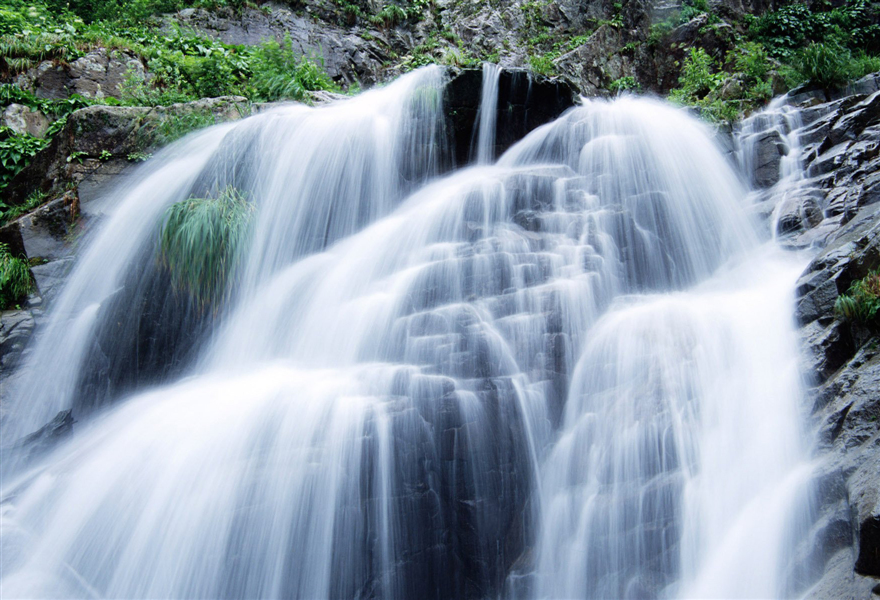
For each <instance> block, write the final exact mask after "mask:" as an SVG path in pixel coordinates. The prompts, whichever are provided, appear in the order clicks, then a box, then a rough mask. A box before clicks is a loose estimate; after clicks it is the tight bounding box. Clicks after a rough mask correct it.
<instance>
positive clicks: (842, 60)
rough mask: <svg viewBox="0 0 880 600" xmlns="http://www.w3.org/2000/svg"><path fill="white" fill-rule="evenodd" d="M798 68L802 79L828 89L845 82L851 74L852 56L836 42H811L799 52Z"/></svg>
mask: <svg viewBox="0 0 880 600" xmlns="http://www.w3.org/2000/svg"><path fill="white" fill-rule="evenodd" d="M798 68H799V70H800V72H801V75H802V76H803V78H804V80H805V81H807V82H808V83H810V84H813V85H816V86H819V87H821V88H822V89H825V90H830V89H833V88H836V87H839V86H842V85H844V84H846V82H847V81H849V79H850V76H851V74H852V72H853V71H852V56H851V55H850V53H849V51H848V50H847V49H845V48H842V47H840V46H838V45H837V44H831V43H829V44H821V43H815V42H814V43H812V44H810V45H809V46H807V47H806V48H805V49H804V50H803V52H801V54H800V57H799V60H798Z"/></svg>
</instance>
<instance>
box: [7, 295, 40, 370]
mask: <svg viewBox="0 0 880 600" xmlns="http://www.w3.org/2000/svg"><path fill="white" fill-rule="evenodd" d="M33 332H34V316H33V314H32V313H31V311H30V310H28V309H24V310H7V311H3V312H2V313H0V371H2V372H3V373H4V374H7V373H9V372H10V371H11V370H12V368H13V367H14V366H15V365H16V364H17V362H18V358H19V356H21V353H22V351H23V350H24V347H25V345H26V344H27V342H28V340H30V337H31V335H32V334H33Z"/></svg>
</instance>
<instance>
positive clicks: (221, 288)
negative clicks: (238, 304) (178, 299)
mask: <svg viewBox="0 0 880 600" xmlns="http://www.w3.org/2000/svg"><path fill="white" fill-rule="evenodd" d="M253 215H254V206H253V204H251V203H250V202H248V201H247V199H246V198H245V197H244V196H243V195H242V194H241V193H239V192H238V191H237V190H236V189H235V188H233V187H231V186H227V187H225V188H223V189H222V190H220V191H219V192H217V194H216V195H215V196H213V197H212V196H207V197H205V198H189V199H187V200H183V201H181V202H177V203H176V204H173V205H172V206H171V207H170V208H169V209H168V211H167V212H166V216H165V222H164V224H163V225H162V230H161V235H160V248H161V251H160V260H161V262H162V264H163V265H164V266H165V267H166V268H167V269H168V271H169V272H170V274H171V282H172V285H173V286H174V288H175V289H176V290H179V291H183V292H186V293H187V294H189V295H190V296H191V297H192V299H193V300H194V301H195V302H197V303H198V304H199V305H200V306H208V305H211V306H214V307H216V306H218V304H219V303H220V302H221V301H222V300H223V298H224V297H225V295H226V293H227V291H228V287H229V286H228V284H229V282H230V281H231V279H233V278H234V277H235V272H236V270H237V268H238V264H239V259H240V254H241V251H242V249H243V246H244V244H245V242H246V241H247V238H248V234H249V232H250V226H251V221H252V218H253Z"/></svg>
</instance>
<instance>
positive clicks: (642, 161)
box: [0, 69, 806, 599]
mask: <svg viewBox="0 0 880 600" xmlns="http://www.w3.org/2000/svg"><path fill="white" fill-rule="evenodd" d="M495 81H497V78H496V79H495ZM491 96H492V94H491V90H489V93H488V94H485V97H484V99H487V98H489V99H488V100H487V102H491V103H492V106H495V105H496V104H497V95H496V97H495V98H494V99H492V98H491ZM441 99H442V73H441V72H440V71H439V70H436V69H428V70H424V71H419V72H416V73H414V74H412V75H409V76H407V77H405V78H403V79H401V80H400V81H399V82H398V83H396V84H395V85H392V86H389V87H388V88H386V89H384V90H381V91H378V92H371V93H369V94H365V95H363V96H362V97H359V98H356V99H353V100H348V101H345V102H340V103H338V104H335V105H332V106H330V107H327V108H321V109H305V108H288V109H281V110H276V111H272V112H269V113H266V114H262V115H258V116H256V117H254V118H252V119H248V120H245V121H243V122H241V123H240V124H236V125H228V126H222V127H219V128H214V129H211V130H209V131H208V132H206V133H204V134H201V135H199V136H196V137H193V138H191V139H189V140H187V141H185V142H184V143H183V144H181V145H179V146H176V147H175V148H174V149H172V150H170V151H169V152H168V153H166V154H165V155H164V157H162V158H160V159H158V160H157V161H155V163H156V164H155V166H152V167H149V168H148V169H147V170H146V171H145V172H144V173H143V174H142V175H141V177H140V178H139V180H138V181H137V182H136V183H135V184H133V187H132V188H131V191H130V192H128V195H127V196H126V198H125V200H124V201H123V202H122V203H121V204H120V206H119V208H118V212H117V213H116V214H115V215H114V216H113V217H112V218H111V219H110V220H108V221H107V223H106V224H105V225H104V227H103V229H102V232H101V233H100V234H99V235H98V236H97V238H96V240H95V242H94V243H93V244H92V245H91V247H90V249H89V250H88V252H87V254H86V255H85V256H84V258H83V259H82V263H81V264H80V266H79V268H78V269H77V271H76V272H75V273H74V274H73V275H72V278H71V281H70V283H69V284H68V288H67V291H66V292H65V293H64V296H63V298H62V300H61V301H60V302H59V305H58V306H57V307H56V309H55V313H54V316H53V322H52V324H51V325H50V326H49V328H48V329H47V331H45V332H43V333H42V339H41V341H40V342H39V344H40V345H39V346H38V348H37V352H36V353H35V357H36V359H35V361H39V360H40V357H42V359H43V360H45V359H46V358H47V357H50V356H53V352H55V353H56V354H60V355H61V356H62V357H63V358H62V362H63V361H69V363H70V364H69V365H68V364H66V363H65V366H64V369H65V370H64V371H63V373H62V377H61V378H60V380H59V381H57V382H55V384H54V387H53V388H52V389H46V390H37V391H35V392H34V393H33V394H31V395H29V396H28V398H27V399H25V398H24V396H22V399H21V400H20V402H19V405H17V406H16V407H15V409H14V412H15V413H16V417H15V420H14V421H13V422H12V423H10V424H7V427H8V429H7V431H13V432H18V433H21V432H25V431H29V430H31V429H33V428H35V427H36V426H39V425H40V424H42V422H44V421H45V420H47V419H48V418H50V417H51V416H52V415H53V414H54V411H57V410H58V409H59V408H60V407H65V406H71V405H72V406H75V407H76V406H79V407H87V406H89V405H94V404H98V403H99V401H98V400H95V399H94V398H95V397H96V394H98V395H99V397H100V398H101V399H106V400H108V401H109V400H111V399H114V398H115V397H117V396H119V395H121V394H122V393H123V392H127V393H131V391H132V390H134V391H137V392H138V393H136V394H134V395H132V396H131V397H129V398H127V399H125V400H123V401H121V402H120V403H119V404H118V405H115V406H112V407H110V408H108V409H106V410H104V411H103V412H101V413H97V414H96V416H94V417H92V418H91V419H88V418H84V419H83V420H84V421H86V422H85V423H83V424H82V425H81V426H80V429H79V430H78V431H77V432H76V434H75V436H74V437H73V439H72V440H70V441H69V442H67V443H65V444H64V445H62V446H61V447H59V448H58V449H57V450H56V451H55V452H53V453H52V454H51V455H49V456H47V457H45V458H43V459H41V460H40V461H38V463H37V464H27V465H19V466H18V467H17V469H15V470H16V471H17V472H16V473H15V475H14V477H12V476H11V475H8V474H7V477H6V478H5V480H4V482H3V489H2V499H3V500H2V501H3V505H2V513H0V519H2V521H0V525H2V534H0V550H2V552H0V576H2V586H3V590H4V594H6V595H8V596H12V597H33V596H64V597H91V596H94V597H100V596H109V597H163V598H170V597H186V598H194V597H210V598H220V597H269V598H278V597H293V598H308V599H312V598H354V597H357V598H370V597H376V598H464V597H471V598H477V597H497V596H499V595H502V594H510V595H512V596H513V595H517V596H521V595H534V596H537V597H554V598H555V597H560V598H562V597H564V598H575V597H582V598H586V597H591V598H592V597H624V596H631V597H641V596H645V595H647V596H651V595H661V596H705V595H712V596H724V595H740V596H742V595H755V596H760V595H766V596H773V595H777V594H779V593H784V592H785V590H786V588H785V587H784V579H785V578H784V574H785V571H786V568H787V565H785V564H784V561H783V558H782V557H783V554H784V547H785V543H786V540H787V539H788V538H790V537H791V532H790V531H788V527H787V523H788V521H787V515H786V513H787V512H789V511H790V510H791V509H792V507H793V506H795V505H796V500H797V496H798V490H799V488H800V484H801V483H802V480H803V479H804V477H805V476H804V475H803V473H804V470H805V469H806V468H805V467H803V466H802V465H803V460H802V450H803V449H802V444H801V442H800V437H799V431H798V427H797V411H796V404H797V400H798V384H797V382H798V378H797V371H796V365H795V362H794V361H795V357H796V352H795V349H794V342H793V339H792V336H793V334H792V332H791V330H790V327H789V325H788V322H789V313H788V304H787V303H788V300H789V294H790V292H791V287H792V284H793V281H794V278H795V276H796V272H797V270H798V267H799V266H801V265H800V264H799V263H798V261H797V260H792V259H791V258H784V257H780V256H778V255H776V254H774V252H773V251H772V249H767V248H762V247H760V246H759V245H758V236H757V235H756V234H755V233H754V228H753V226H752V224H751V223H750V221H749V220H748V218H747V217H746V215H745V211H744V209H743V207H742V206H741V203H742V202H743V199H744V197H745V195H746V190H745V189H744V188H743V187H742V186H741V184H740V182H739V180H738V179H737V177H736V176H735V174H734V173H733V171H732V170H731V169H730V167H729V166H728V165H727V163H726V162H725V161H724V159H723V157H722V156H721V154H720V153H719V152H718V150H717V149H716V148H715V146H714V145H713V143H712V142H711V138H710V136H709V135H708V132H707V131H705V130H704V128H703V127H702V126H701V125H699V124H698V123H697V122H695V121H694V120H693V119H691V118H689V117H687V116H686V115H684V114H683V113H682V112H680V111H677V110H675V109H672V108H670V107H667V106H664V105H663V104H661V103H659V102H656V101H651V100H637V99H633V98H622V99H619V100H616V101H614V102H605V101H594V102H587V103H586V104H585V105H584V106H582V107H578V108H575V109H573V110H571V111H570V112H568V113H567V114H566V115H565V116H563V117H562V118H560V119H559V120H558V121H556V122H554V123H552V124H549V125H546V126H544V127H542V128H540V129H538V130H537V131H535V132H533V133H532V134H531V135H529V136H528V137H527V138H526V139H524V140H523V141H521V142H520V143H519V144H517V145H516V146H514V147H513V148H512V149H511V150H509V151H508V152H507V153H506V154H505V155H504V156H503V157H502V158H501V159H500V160H499V161H498V162H497V163H496V164H494V165H488V164H481V165H479V166H475V167H472V168H469V169H464V170H462V171H460V172H457V173H454V174H452V175H449V176H447V177H444V178H442V179H437V178H434V177H433V176H434V175H436V173H437V170H438V168H439V167H440V165H441V163H442V162H443V156H442V149H443V143H442V131H441V129H440V125H441V123H442V118H441V115H442V106H441ZM482 110H483V111H487V110H488V109H487V107H486V105H485V104H484V106H483V108H482ZM486 118H487V117H486V115H485V114H484V115H483V117H482V118H481V119H480V123H481V128H480V132H479V134H480V135H479V140H480V147H482V145H483V142H484V141H485V140H487V139H489V138H488V134H485V135H484V132H483V131H482V123H484V122H485V120H486ZM478 156H481V157H482V156H483V153H480V152H478ZM481 162H482V161H481ZM175 178H179V179H175ZM230 185H231V186H234V187H235V188H236V189H240V190H242V192H244V193H246V194H247V197H248V198H249V199H250V201H251V202H253V204H254V205H255V210H256V211H257V212H256V214H257V216H256V219H255V225H254V230H253V236H252V241H251V243H250V245H249V246H248V248H247V249H246V251H245V254H244V259H243V262H242V264H243V267H242V271H241V273H240V277H239V278H238V280H237V285H236V288H235V293H234V294H232V295H231V296H230V297H229V300H228V307H227V308H226V309H225V310H222V311H219V312H217V313H216V314H213V313H212V314H209V315H208V316H205V315H204V312H199V311H198V310H196V309H193V308H191V309H189V312H187V311H183V312H182V313H179V312H175V313H174V314H175V315H176V317H177V319H178V321H174V322H173V327H175V328H176V331H175V333H174V334H173V335H168V336H167V338H168V339H166V341H165V345H163V346H162V347H161V349H162V350H163V352H165V351H167V352H168V353H169V356H164V358H165V361H164V362H161V363H160V366H161V367H162V369H160V372H159V374H158V375H157V374H156V373H155V369H154V372H151V374H150V378H149V379H146V378H145V379H144V381H141V380H138V379H137V378H136V377H135V378H133V379H132V380H131V381H129V382H128V383H129V385H128V386H127V387H125V386H117V387H116V388H114V387H113V386H108V385H107V384H106V380H107V379H112V378H113V376H114V374H115V373H123V372H124V373H129V372H130V371H131V370H132V369H131V365H128V368H127V369H123V368H122V367H121V366H119V367H117V368H116V370H114V368H112V365H114V364H117V363H114V357H115V355H118V354H125V353H126V352H127V351H128V350H127V349H126V348H127V346H126V344H128V343H129V342H127V341H126V340H127V339H131V338H138V336H139V335H143V333H144V331H143V330H142V329H139V328H138V327H136V326H133V325H130V324H127V322H125V321H123V324H122V326H121V328H119V327H120V326H118V325H117V323H118V322H119V321H117V319H118V318H119V315H121V314H124V313H123V312H122V308H121V307H123V306H125V303H128V306H129V307H130V306H131V302H132V299H134V300H135V301H136V302H144V303H146V304H148V305H150V306H153V305H154V304H155V302H156V300H149V301H148V300H145V299H144V298H145V297H147V296H148V297H150V298H155V297H156V296H157V295H158V296H160V297H167V296H169V295H170V294H171V291H170V290H169V289H168V287H167V285H166V287H165V288H162V287H161V286H159V284H158V283H156V281H157V280H161V279H162V277H163V271H162V270H161V268H160V267H158V266H155V265H156V258H155V253H156V250H155V237H156V230H157V228H158V227H159V225H160V222H161V216H162V214H163V211H164V210H165V209H166V207H168V206H170V205H171V204H173V203H174V202H176V201H178V200H181V199H184V198H186V197H188V196H189V195H193V194H195V195H203V194H206V193H207V192H208V191H210V190H212V189H217V188H222V187H225V186H230ZM404 196H407V197H406V198H405V199H404ZM132 272H134V273H135V275H134V276H131V275H129V273H132ZM163 294H164V296H163ZM136 305H137V304H136ZM158 314H159V315H161V314H162V313H161V306H160V309H159V312H158ZM199 318H201V319H204V320H205V321H206V322H205V323H199V324H198V327H195V328H194V326H193V323H192V321H193V320H198V319H199ZM71 322H74V323H75V325H73V326H72V325H71V324H70V323H71ZM108 327H109V329H108ZM114 327H117V328H116V329H114ZM112 332H115V333H116V335H117V336H118V338H119V339H118V340H117V342H116V343H115V344H112V345H109V344H107V343H106V341H105V342H104V343H103V345H102V343H101V341H102V340H110V339H113V338H112V335H111V333H112ZM209 334H210V335H209ZM151 339H152V338H151ZM94 345H97V346H99V347H100V348H101V349H103V350H104V356H105V357H106V360H105V362H104V363H103V364H104V365H105V368H104V369H103V370H101V369H96V368H94V366H93V365H94V362H95V359H94V356H95V355H94V354H90V353H89V352H88V348H90V347H91V346H94ZM156 350H158V348H157V349H156ZM172 359H173V360H172ZM56 360H58V359H56ZM175 361H176V362H175ZM54 362H55V361H53V363H54ZM178 363H182V364H178ZM34 364H35V365H38V364H40V363H39V362H34ZM107 365H110V366H107ZM172 367H174V368H172ZM83 370H85V371H89V370H91V371H93V372H92V374H91V375H90V376H84V375H83V374H82V373H81V371H83ZM135 371H137V369H135ZM183 374H186V375H187V377H185V378H183V377H182V375H183ZM174 379H178V381H174V382H172V381H173V380H174ZM163 380H164V381H165V383H164V384H163V385H162V386H159V387H155V388H154V389H151V390H146V391H144V390H139V388H141V387H144V385H145V382H148V383H150V384H154V385H155V384H156V383H158V382H162V381H163ZM82 381H91V382H93V383H92V384H91V385H84V384H82V383H81V382H82ZM95 381H98V382H101V381H105V383H104V386H105V387H104V389H102V390H99V391H96V387H97V386H96V385H95V384H94V382H95ZM99 392H100V394H99ZM101 401H103V400H101ZM26 402H27V403H30V405H32V408H31V409H28V408H26V407H27V406H28V405H27V404H26ZM41 420H42V421H41Z"/></svg>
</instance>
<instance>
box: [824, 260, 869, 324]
mask: <svg viewBox="0 0 880 600" xmlns="http://www.w3.org/2000/svg"><path fill="white" fill-rule="evenodd" d="M834 313H835V314H836V315H837V316H838V317H841V318H843V319H846V320H848V321H856V322H859V323H863V324H869V323H876V322H877V321H878V318H880V269H875V270H873V271H871V272H870V273H868V275H866V276H865V277H863V278H862V279H859V280H856V281H854V282H853V283H852V285H850V287H849V291H847V293H846V294H841V295H840V296H838V297H837V301H836V302H835V303H834Z"/></svg>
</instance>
